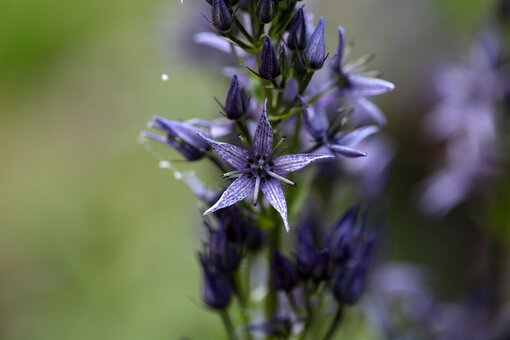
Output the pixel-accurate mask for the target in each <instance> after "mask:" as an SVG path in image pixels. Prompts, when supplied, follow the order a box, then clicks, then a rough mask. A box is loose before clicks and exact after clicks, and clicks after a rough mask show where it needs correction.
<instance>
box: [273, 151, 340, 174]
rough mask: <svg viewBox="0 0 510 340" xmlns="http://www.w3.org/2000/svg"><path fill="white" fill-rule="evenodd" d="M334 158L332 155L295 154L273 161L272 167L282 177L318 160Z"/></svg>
mask: <svg viewBox="0 0 510 340" xmlns="http://www.w3.org/2000/svg"><path fill="white" fill-rule="evenodd" d="M328 158H334V156H332V155H319V154H315V155H314V154H309V153H305V154H296V155H285V156H281V157H278V158H276V159H274V166H275V171H276V173H278V174H280V175H283V174H288V173H289V172H292V171H296V170H299V169H301V168H304V167H305V166H307V165H308V164H310V163H312V162H315V161H317V160H320V159H328Z"/></svg>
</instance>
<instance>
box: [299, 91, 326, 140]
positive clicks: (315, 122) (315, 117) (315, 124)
mask: <svg viewBox="0 0 510 340" xmlns="http://www.w3.org/2000/svg"><path fill="white" fill-rule="evenodd" d="M299 101H300V103H301V107H302V108H303V122H304V124H305V127H306V129H307V130H308V132H309V133H310V135H312V137H313V138H315V139H320V138H322V137H324V136H325V134H326V132H327V131H328V126H329V123H328V117H327V116H326V113H325V112H324V110H323V108H322V107H317V109H315V108H314V107H312V106H308V107H307V106H306V103H305V101H304V99H303V98H301V97H300V98H299Z"/></svg>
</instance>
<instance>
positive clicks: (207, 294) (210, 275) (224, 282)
mask: <svg viewBox="0 0 510 340" xmlns="http://www.w3.org/2000/svg"><path fill="white" fill-rule="evenodd" d="M200 263H201V265H202V275H203V278H202V297H203V299H204V302H205V304H206V305H208V306H209V307H211V308H214V309H219V310H221V309H225V308H227V307H228V305H229V304H230V299H231V297H232V283H231V282H230V279H229V278H228V277H227V276H226V275H225V274H223V273H221V272H220V271H218V270H216V269H214V268H213V267H211V266H210V265H209V264H208V263H207V261H206V260H204V259H203V258H200Z"/></svg>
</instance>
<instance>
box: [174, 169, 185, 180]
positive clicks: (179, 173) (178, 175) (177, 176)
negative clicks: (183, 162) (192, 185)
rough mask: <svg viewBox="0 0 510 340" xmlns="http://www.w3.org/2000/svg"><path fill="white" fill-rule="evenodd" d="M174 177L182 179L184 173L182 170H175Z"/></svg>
mask: <svg viewBox="0 0 510 340" xmlns="http://www.w3.org/2000/svg"><path fill="white" fill-rule="evenodd" d="M174 177H175V179H178V180H181V179H182V178H183V175H182V173H181V172H179V171H175V172H174Z"/></svg>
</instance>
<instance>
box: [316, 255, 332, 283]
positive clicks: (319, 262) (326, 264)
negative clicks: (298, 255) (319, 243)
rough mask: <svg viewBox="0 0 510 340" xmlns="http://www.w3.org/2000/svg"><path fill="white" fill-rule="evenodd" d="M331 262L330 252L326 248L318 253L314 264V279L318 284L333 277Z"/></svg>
mask: <svg viewBox="0 0 510 340" xmlns="http://www.w3.org/2000/svg"><path fill="white" fill-rule="evenodd" d="M331 271H332V266H331V261H330V259H329V250H328V249H326V248H324V249H322V250H321V251H319V252H317V253H316V254H315V256H314V258H313V262H312V278H313V279H314V281H316V282H320V281H327V280H329V279H330V277H331Z"/></svg>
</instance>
